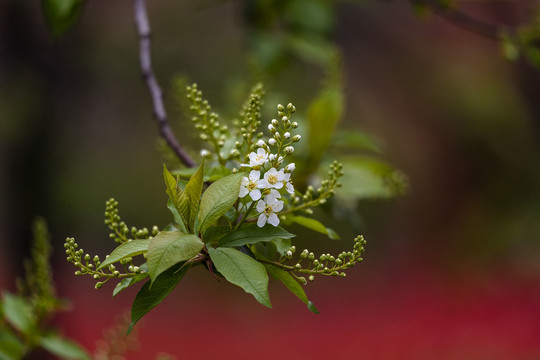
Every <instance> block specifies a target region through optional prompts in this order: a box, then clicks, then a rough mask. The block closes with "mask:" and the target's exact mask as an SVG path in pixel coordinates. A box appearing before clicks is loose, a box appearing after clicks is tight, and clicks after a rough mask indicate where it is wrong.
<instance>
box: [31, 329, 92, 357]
mask: <svg viewBox="0 0 540 360" xmlns="http://www.w3.org/2000/svg"><path fill="white" fill-rule="evenodd" d="M39 344H40V345H41V346H42V347H43V348H45V349H46V350H47V351H49V352H51V353H53V354H54V355H56V356H58V357H60V358H61V359H70V360H75V359H77V360H79V359H81V360H90V359H91V358H90V355H88V353H87V352H86V351H85V350H84V349H83V348H82V347H81V346H80V345H79V344H77V343H75V342H74V341H72V340H68V339H65V338H62V337H60V336H58V335H54V334H51V335H47V336H44V337H41V338H40V339H39Z"/></svg>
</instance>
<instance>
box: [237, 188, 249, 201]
mask: <svg viewBox="0 0 540 360" xmlns="http://www.w3.org/2000/svg"><path fill="white" fill-rule="evenodd" d="M248 193H249V191H248V189H247V188H246V187H245V186H241V187H240V193H239V194H238V197H241V198H243V197H244V196H246V195H247V194H248Z"/></svg>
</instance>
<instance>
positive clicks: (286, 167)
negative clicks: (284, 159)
mask: <svg viewBox="0 0 540 360" xmlns="http://www.w3.org/2000/svg"><path fill="white" fill-rule="evenodd" d="M294 169H296V165H295V164H294V163H290V164H289V165H287V166H285V171H287V172H293V171H294Z"/></svg>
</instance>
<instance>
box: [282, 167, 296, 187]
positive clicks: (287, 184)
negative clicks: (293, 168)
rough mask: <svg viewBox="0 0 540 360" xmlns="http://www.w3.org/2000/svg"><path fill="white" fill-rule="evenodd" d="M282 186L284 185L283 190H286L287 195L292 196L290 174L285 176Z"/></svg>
mask: <svg viewBox="0 0 540 360" xmlns="http://www.w3.org/2000/svg"><path fill="white" fill-rule="evenodd" d="M293 165H294V163H293ZM283 185H285V190H287V192H288V193H289V194H291V195H294V186H293V184H292V181H291V173H286V174H285V177H284V178H283Z"/></svg>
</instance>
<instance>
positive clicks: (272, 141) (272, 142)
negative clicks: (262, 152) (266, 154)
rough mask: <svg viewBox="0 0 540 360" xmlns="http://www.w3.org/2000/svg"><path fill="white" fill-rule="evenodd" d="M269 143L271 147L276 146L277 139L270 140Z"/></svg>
mask: <svg viewBox="0 0 540 360" xmlns="http://www.w3.org/2000/svg"><path fill="white" fill-rule="evenodd" d="M268 143H269V144H270V145H272V146H274V145H276V139H274V138H270V139H268Z"/></svg>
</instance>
